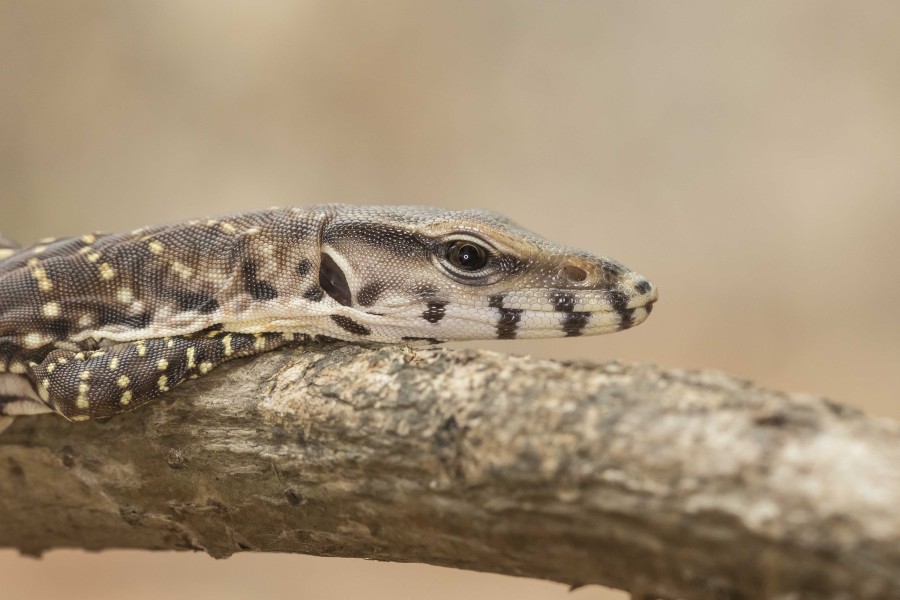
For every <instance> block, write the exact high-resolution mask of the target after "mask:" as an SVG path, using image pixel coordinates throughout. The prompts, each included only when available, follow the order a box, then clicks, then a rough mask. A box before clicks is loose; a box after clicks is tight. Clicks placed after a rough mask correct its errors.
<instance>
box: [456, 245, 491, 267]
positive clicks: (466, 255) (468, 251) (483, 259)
mask: <svg viewBox="0 0 900 600" xmlns="http://www.w3.org/2000/svg"><path fill="white" fill-rule="evenodd" d="M447 258H448V259H449V260H450V262H451V263H453V264H454V265H456V266H457V267H459V268H461V269H465V270H466V271H477V270H478V269H481V268H482V267H484V266H485V265H486V264H487V252H485V251H484V248H481V247H479V246H476V245H475V244H471V243H469V242H456V243H454V244H452V245H451V246H450V249H449V251H448V252H447Z"/></svg>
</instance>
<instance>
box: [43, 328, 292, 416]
mask: <svg viewBox="0 0 900 600" xmlns="http://www.w3.org/2000/svg"><path fill="white" fill-rule="evenodd" d="M293 338H294V336H293V335H291V334H287V335H283V334H281V333H262V334H247V333H230V332H221V331H219V332H212V333H210V334H207V335H204V334H202V333H201V334H195V335H189V336H173V337H168V338H153V339H148V340H138V341H135V342H127V343H122V344H117V345H115V346H110V347H108V348H104V349H101V350H94V351H86V352H71V351H67V350H54V351H53V352H51V353H50V354H48V355H47V357H46V358H45V359H44V360H43V362H41V363H40V364H37V363H31V365H30V366H31V369H32V371H33V373H34V376H35V379H36V381H37V384H38V392H39V393H40V395H41V398H42V399H43V400H44V402H46V403H47V405H48V406H49V407H50V408H52V409H53V410H55V411H56V412H58V413H60V414H61V415H63V416H64V417H66V418H67V419H69V420H71V421H86V420H88V419H94V418H99V417H110V416H113V415H116V414H119V413H123V412H127V411H129V410H133V409H135V408H137V407H139V406H141V405H143V404H146V403H147V402H149V401H151V400H153V399H154V398H156V397H157V396H159V395H161V394H163V393H165V392H167V391H169V390H170V389H172V388H174V387H175V386H176V385H178V384H179V383H181V382H182V381H184V380H185V379H188V378H193V377H197V376H201V375H205V374H206V373H208V372H209V371H211V370H212V369H213V368H215V367H216V366H217V365H219V364H221V363H223V362H225V361H228V360H231V359H232V358H238V357H241V356H251V355H253V354H258V353H261V352H266V351H268V350H273V349H275V348H278V347H280V346H283V345H285V344H287V343H290V342H291V341H293Z"/></svg>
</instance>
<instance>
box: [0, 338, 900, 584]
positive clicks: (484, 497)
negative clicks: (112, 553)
mask: <svg viewBox="0 0 900 600" xmlns="http://www.w3.org/2000/svg"><path fill="white" fill-rule="evenodd" d="M898 466H900V435H898V426H897V425H896V424H894V423H890V422H886V421H881V420H877V419H874V418H869V417H866V416H864V415H862V414H860V413H858V412H855V411H852V410H850V409H847V408H844V407H841V406H838V405H836V404H833V403H830V402H828V401H825V400H821V399H816V398H809V397H799V396H788V395H785V394H781V393H776V392H771V391H766V390H762V389H759V388H756V387H754V386H752V385H750V384H748V383H744V382H740V381H736V380H734V379H731V378H729V377H727V376H724V375H720V374H717V373H712V372H687V371H677V370H676V371H664V370H662V369H659V368H657V367H653V366H626V365H620V364H615V363H611V364H589V363H571V362H554V361H546V360H536V359H530V358H521V357H515V356H506V355H501V354H496V353H491V352H476V351H453V350H412V349H409V348H398V347H385V348H374V349H373V348H361V347H357V346H349V345H333V346H316V347H313V348H310V349H308V350H298V351H288V352H276V353H270V354H268V355H265V356H262V357H259V358H257V359H254V360H252V361H236V362H235V363H233V364H231V365H228V366H225V367H222V368H221V369H219V370H217V371H216V372H215V373H213V374H211V375H209V376H207V377H204V378H202V379H200V380H197V381H196V382H191V383H189V384H185V385H183V386H182V387H181V388H179V389H178V390H177V391H176V392H174V393H172V394H170V395H168V396H167V397H166V398H165V399H162V400H159V401H157V402H155V403H154V404H152V405H150V406H147V407H145V408H142V409H140V410H138V411H135V412H134V413H130V414H127V415H122V416H119V417H116V418H113V419H111V420H109V421H108V422H105V423H99V422H89V423H82V424H70V423H67V422H65V421H64V420H63V419H60V418H58V417H56V416H54V415H47V416H41V417H28V418H19V419H17V420H16V422H15V423H14V424H13V425H12V426H11V427H10V428H9V429H8V430H7V431H6V432H4V433H3V434H2V435H0V547H3V546H8V547H14V548H19V549H20V550H21V551H23V552H25V553H29V554H40V553H41V552H42V551H44V550H47V549H49V548H58V547H78V548H88V549H101V548H111V547H115V548H147V549H194V550H202V551H205V552H208V553H209V554H211V555H213V556H217V557H224V556H228V555H230V554H232V553H234V552H240V551H242V550H253V551H261V552H300V553H306V554H315V555H329V556H349V557H365V558H373V559H378V560H389V561H404V562H426V563H431V564H436V565H446V566H452V567H459V568H463V569H473V570H478V571H493V572H498V573H506V574H510V575H519V576H526V577H537V578H542V579H551V580H556V581H561V582H566V583H569V584H572V585H583V584H591V583H598V584H603V585H608V586H612V587H617V588H622V589H626V590H630V591H631V592H632V593H633V594H634V595H635V597H641V598H645V597H646V598H649V597H655V596H665V597H670V598H674V597H678V598H686V599H721V598H729V599H740V598H764V597H766V598H774V597H781V598H787V597H791V598H851V597H853V598H883V597H898V596H900V468H898ZM792 593H793V594H796V595H794V596H790V594H792Z"/></svg>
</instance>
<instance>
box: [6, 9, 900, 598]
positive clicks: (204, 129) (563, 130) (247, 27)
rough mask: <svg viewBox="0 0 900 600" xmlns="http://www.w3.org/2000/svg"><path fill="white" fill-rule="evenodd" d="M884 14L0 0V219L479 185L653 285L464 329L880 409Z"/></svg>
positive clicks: (88, 568) (371, 575)
mask: <svg viewBox="0 0 900 600" xmlns="http://www.w3.org/2000/svg"><path fill="white" fill-rule="evenodd" d="M898 31H900V3H897V2H895V1H885V2H878V1H874V0H872V1H868V2H865V3H862V4H860V3H846V2H840V1H822V0H818V1H809V2H800V1H797V2H757V3H721V2H690V3H685V2H683V3H671V2H585V1H566V2H540V3H535V2H524V1H515V2H467V1H453V2H437V3H423V2H387V1H378V2H338V3H335V2H326V1H321V2H286V1H285V2H280V1H274V0H273V1H261V0H255V1H253V2H222V1H221V0H189V1H188V0H172V1H159V0H155V1H145V2H135V1H122V0H120V1H115V2H113V1H110V2H100V1H88V2H75V1H72V2H69V1H62V0H57V1H48V0H40V1H35V0H28V1H16V0H0V230H2V231H3V232H4V233H6V234H7V235H9V236H11V237H14V238H17V239H19V240H20V241H22V242H28V241H33V240H34V239H37V238H40V237H44V236H59V235H66V234H80V233H85V232H88V231H91V230H97V229H100V230H116V229H127V228H133V227H136V226H140V225H146V224H151V223H158V222H164V221H169V220H174V219H179V218H182V217H192V216H201V215H205V214H214V213H223V212H230V211H239V210H245V209H250V208H258V207H266V206H271V205H285V204H303V203H317V202H358V203H397V204H402V203H413V204H415V203H423V204H431V203H434V204H440V205H444V206H448V207H465V206H481V207H488V208H493V209H496V210H500V211H502V212H504V213H506V214H508V215H509V216H511V217H513V218H514V219H516V220H518V221H519V222H521V223H522V224H524V225H526V226H528V227H530V228H532V229H535V230H538V231H540V232H541V233H543V234H545V235H546V236H548V237H550V238H554V239H556V240H560V241H565V242H567V243H569V244H572V245H576V246H582V247H585V248H589V249H591V250H596V251H600V252H603V253H606V254H609V255H611V256H614V257H616V258H619V259H620V260H622V261H623V262H624V263H625V264H627V265H629V266H631V267H633V268H635V269H637V270H638V271H640V272H641V273H643V274H645V275H647V276H648V277H650V278H651V279H652V280H653V281H654V282H655V283H657V284H658V285H659V287H660V289H661V300H660V302H659V304H658V305H657V309H656V311H654V314H653V316H652V317H651V319H650V320H649V321H648V322H647V323H646V324H644V325H642V326H640V327H638V328H637V329H635V330H632V331H628V332H624V333H621V334H617V335H614V336H607V337H600V338H590V339H587V338H585V339H574V340H559V341H556V340H553V341H541V342H533V343H526V342H512V343H498V342H484V343H478V344H475V345H478V346H481V347H488V348H494V349H498V350H503V351H508V352H518V353H532V354H535V355H539V356H545V357H559V358H590V359H595V360H606V359H611V358H621V359H625V360H630V361H650V362H656V363H661V364H663V365H666V366H671V367H689V368H694V367H708V368H714V369H722V370H725V371H728V372H731V373H733V374H736V375H738V376H740V377H745V378H748V379H752V380H755V381H757V382H759V383H761V384H764V385H767V386H772V387H776V388H782V389H785V390H792V391H811V392H816V393H823V394H828V395H829V396H831V397H832V398H834V399H836V400H840V401H843V402H847V403H850V404H853V405H855V406H859V407H862V408H864V409H865V410H867V411H870V412H872V413H875V414H879V415H886V416H892V417H895V418H896V417H900V404H898V403H897V394H896V392H897V389H898V384H900V374H898V373H900V369H898V366H900V342H898V340H900V318H898V316H897V311H898V307H900V277H898V274H900V252H898V241H897V238H898V235H900V35H898V34H897V32H898ZM660 450H661V451H664V449H663V448H661V449H660ZM2 476H3V475H2V472H0V477H2ZM37 517H38V515H37V514H36V518H37ZM0 519H2V515H0ZM597 559H598V561H602V557H597ZM0 590H2V595H3V597H4V598H25V597H30V598H40V597H48V598H51V597H52V598H56V597H63V594H64V597H66V598H67V599H68V600H76V599H79V598H121V597H123V596H126V597H129V598H163V597H164V598H196V597H216V598H218V599H220V600H227V599H232V598H253V597H257V598H267V599H279V598H291V599H296V598H335V599H336V598H346V597H353V596H361V597H366V598H370V599H374V598H391V599H407V598H409V599H412V598H497V597H506V596H510V597H517V598H519V599H531V598H574V599H576V600H587V599H593V598H613V597H615V598H623V597H624V595H622V594H620V593H613V592H609V591H604V590H600V589H599V588H587V589H582V590H578V591H576V592H574V593H572V594H571V595H569V594H568V592H567V591H566V588H565V587H563V586H560V585H555V584H547V583H541V582H533V581H528V580H517V579H512V578H504V577H499V576H494V575H480V574H471V573H464V572H458V571H452V570H447V569H438V568H433V567H424V566H409V565H381V564H373V563H366V562H362V561H348V560H337V559H313V558H306V557H300V556H275V555H246V556H238V557H235V558H232V559H229V560H227V561H219V562H215V561H213V560H211V559H209V558H207V557H205V556H200V555H174V554H150V553H126V552H104V553H102V554H87V553H81V552H74V551H65V552H63V551H58V552H53V553H50V554H49V555H48V556H47V557H46V558H45V559H44V560H43V561H41V562H38V561H34V560H32V559H27V558H20V557H18V556H16V555H15V554H14V553H13V552H9V551H3V552H0Z"/></svg>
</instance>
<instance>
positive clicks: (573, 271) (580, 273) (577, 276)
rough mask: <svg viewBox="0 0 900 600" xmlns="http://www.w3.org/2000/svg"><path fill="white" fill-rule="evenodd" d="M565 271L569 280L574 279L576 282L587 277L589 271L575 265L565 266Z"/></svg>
mask: <svg viewBox="0 0 900 600" xmlns="http://www.w3.org/2000/svg"><path fill="white" fill-rule="evenodd" d="M563 273H565V274H566V277H568V278H569V281H573V282H575V283H581V282H583V281H584V280H585V279H587V276H588V274H587V271H585V270H584V269H582V268H581V267H576V266H575V265H568V266H567V267H564V268H563Z"/></svg>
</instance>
